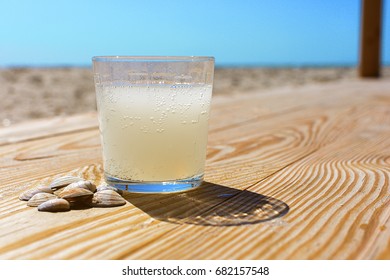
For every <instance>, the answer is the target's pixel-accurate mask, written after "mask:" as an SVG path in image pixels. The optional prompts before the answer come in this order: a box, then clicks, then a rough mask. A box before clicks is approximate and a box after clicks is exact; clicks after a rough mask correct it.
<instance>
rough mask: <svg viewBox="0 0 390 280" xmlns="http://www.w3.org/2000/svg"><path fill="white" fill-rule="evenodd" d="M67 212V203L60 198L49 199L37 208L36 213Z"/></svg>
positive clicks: (68, 208) (68, 207)
mask: <svg viewBox="0 0 390 280" xmlns="http://www.w3.org/2000/svg"><path fill="white" fill-rule="evenodd" d="M69 210H70V204H69V202H68V201H66V200H65V199H62V198H54V199H50V200H48V201H46V202H44V203H42V204H40V205H39V206H38V211H44V212H64V211H69Z"/></svg>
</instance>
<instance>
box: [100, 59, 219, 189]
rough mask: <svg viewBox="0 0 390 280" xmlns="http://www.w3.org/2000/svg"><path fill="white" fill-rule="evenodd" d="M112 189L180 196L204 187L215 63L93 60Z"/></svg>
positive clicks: (101, 132)
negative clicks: (181, 192)
mask: <svg viewBox="0 0 390 280" xmlns="http://www.w3.org/2000/svg"><path fill="white" fill-rule="evenodd" d="M92 61H93V71H94V79H95V88H96V99H97V109H98V115H99V128H100V135H101V141H102V147H103V165H104V173H105V179H106V182H107V183H109V184H111V185H115V186H116V187H120V188H122V189H125V190H128V191H131V192H146V193H148V192H153V193H156V192H157V193H161V192H176V191H184V190H188V189H191V188H194V187H197V186H199V185H200V184H201V182H202V180H203V174H204V169H205V168H204V167H205V159H206V146H207V131H208V120H209V112H210V102H211V94H212V86H213V77H214V58H213V57H194V56H189V57H165V56H164V57H157V56H151V57H149V56H148V57H146V56H145V57H138V56H96V57H93V58H92Z"/></svg>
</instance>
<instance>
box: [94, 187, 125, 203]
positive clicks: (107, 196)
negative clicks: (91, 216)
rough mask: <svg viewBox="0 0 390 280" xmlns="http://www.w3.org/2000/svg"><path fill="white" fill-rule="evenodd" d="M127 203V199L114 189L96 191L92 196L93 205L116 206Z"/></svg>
mask: <svg viewBox="0 0 390 280" xmlns="http://www.w3.org/2000/svg"><path fill="white" fill-rule="evenodd" d="M125 204H126V200H125V199H124V198H123V197H121V196H120V195H119V194H118V193H117V192H115V191H113V190H103V191H99V192H96V193H94V195H93V198H92V206H94V207H114V206H121V205H125Z"/></svg>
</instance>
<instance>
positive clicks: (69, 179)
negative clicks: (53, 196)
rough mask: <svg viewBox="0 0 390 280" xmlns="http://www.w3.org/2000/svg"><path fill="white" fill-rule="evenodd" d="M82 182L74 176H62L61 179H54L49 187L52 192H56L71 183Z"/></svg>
mask: <svg viewBox="0 0 390 280" xmlns="http://www.w3.org/2000/svg"><path fill="white" fill-rule="evenodd" d="M82 180H84V179H83V178H80V177H76V176H63V177H59V178H57V179H54V180H53V181H52V182H51V183H50V185H49V187H50V188H51V189H52V190H58V189H60V188H63V187H65V186H67V185H69V184H72V183H75V182H78V181H82Z"/></svg>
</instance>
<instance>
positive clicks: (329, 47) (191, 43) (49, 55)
mask: <svg viewBox="0 0 390 280" xmlns="http://www.w3.org/2000/svg"><path fill="white" fill-rule="evenodd" d="M384 2H385V3H384V4H385V5H384V6H385V7H384V15H383V17H384V30H383V33H382V37H383V49H382V58H383V61H384V62H385V63H386V64H390V19H389V17H390V4H389V3H388V1H384ZM359 20H360V0H327V1H324V0H293V1H292V0H257V1H256V0H236V1H233V0H224V1H223V0H214V1H213V0H196V1H195V0H192V1H188V0H182V1H179V0H165V1H163V0H160V1H157V0H143V1H142V0H136V1H131V0H128V1H125V0H110V1H99V0H95V1H92V0H85V1H83V0H79V1H76V0H67V1H63V0H57V1H52V0H51V1H45V0H30V1H27V0H0V67H6V66H21V65H27V66H57V65H76V66H88V65H90V63H91V62H90V61H91V57H92V56H94V55H210V56H215V58H216V62H217V64H218V65H220V66H222V65H237V66H243V65H252V66H254V65H262V66H286V65H292V66H301V65H323V64H327V65H334V64H338V65H356V64H357V62H358V44H359Z"/></svg>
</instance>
